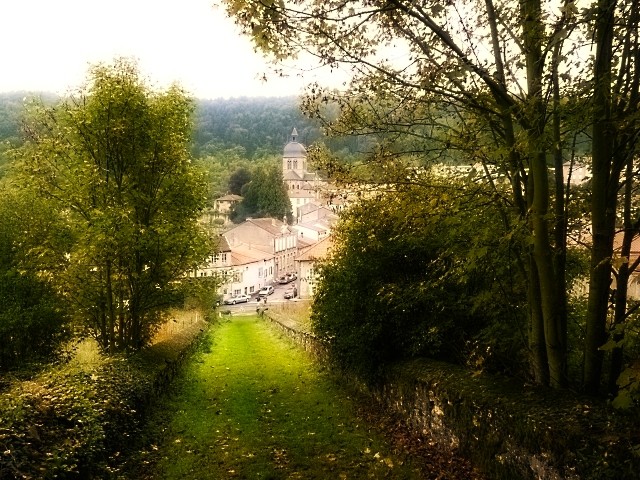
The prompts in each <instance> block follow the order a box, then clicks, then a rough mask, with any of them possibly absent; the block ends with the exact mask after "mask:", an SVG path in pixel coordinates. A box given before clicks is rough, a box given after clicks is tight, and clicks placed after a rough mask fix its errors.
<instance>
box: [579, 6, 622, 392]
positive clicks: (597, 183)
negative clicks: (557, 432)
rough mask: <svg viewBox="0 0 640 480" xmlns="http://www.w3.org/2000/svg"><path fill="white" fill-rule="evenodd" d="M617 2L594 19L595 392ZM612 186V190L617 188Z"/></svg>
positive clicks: (606, 246)
mask: <svg viewBox="0 0 640 480" xmlns="http://www.w3.org/2000/svg"><path fill="white" fill-rule="evenodd" d="M615 4H616V2H615V0H599V2H598V14H597V18H596V28H595V38H596V59H595V68H594V95H593V140H592V141H593V145H592V174H593V177H592V180H591V182H592V187H591V215H592V236H593V240H592V241H593V245H592V250H591V268H590V278H589V301H588V305H587V318H586V336H585V350H584V375H583V386H584V389H585V391H586V392H587V393H589V394H596V393H597V392H598V390H599V387H600V379H601V375H602V360H603V352H602V351H601V350H600V347H602V345H603V344H604V343H605V341H606V319H607V309H608V301H609V289H610V283H611V255H612V252H613V235H614V228H615V209H616V192H615V189H616V188H617V184H618V179H617V178H611V162H612V155H613V126H612V125H611V62H612V43H613V22H614V9H615ZM611 190H614V191H613V192H612V191H611Z"/></svg>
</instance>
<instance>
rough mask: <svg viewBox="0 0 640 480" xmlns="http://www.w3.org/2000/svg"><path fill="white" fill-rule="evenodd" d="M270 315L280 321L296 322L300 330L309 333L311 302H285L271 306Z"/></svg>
mask: <svg viewBox="0 0 640 480" xmlns="http://www.w3.org/2000/svg"><path fill="white" fill-rule="evenodd" d="M269 313H270V314H271V315H273V316H275V317H276V318H277V319H279V320H284V321H285V322H286V321H292V322H295V323H296V325H297V326H298V329H299V330H304V331H309V329H310V328H311V323H310V320H309V317H310V316H311V300H295V301H289V302H287V301H285V302H283V303H278V304H272V305H269Z"/></svg>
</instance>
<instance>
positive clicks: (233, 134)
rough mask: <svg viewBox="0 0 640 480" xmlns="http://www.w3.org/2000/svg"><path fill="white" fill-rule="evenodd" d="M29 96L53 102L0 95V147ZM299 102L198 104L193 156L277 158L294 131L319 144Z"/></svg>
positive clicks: (15, 133) (16, 139) (16, 134)
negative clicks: (227, 152) (235, 151)
mask: <svg viewBox="0 0 640 480" xmlns="http://www.w3.org/2000/svg"><path fill="white" fill-rule="evenodd" d="M33 96H38V97H41V98H43V99H45V100H46V101H47V102H49V101H55V97H54V96H53V95H51V94H48V93H27V92H13V93H0V142H2V143H5V144H6V142H7V141H10V143H11V144H13V145H15V144H19V143H20V142H21V134H20V122H21V118H22V114H23V110H24V100H25V98H28V97H33ZM297 102H298V99H297V98H296V97H255V98H254V97H240V98H231V99H217V100H196V114H195V131H194V136H193V147H192V154H193V155H194V157H203V156H206V155H209V154H215V153H216V152H219V151H224V150H230V149H238V148H239V149H240V150H241V152H242V156H244V157H245V158H247V159H254V158H256V157H261V156H264V155H274V154H280V153H282V149H283V147H284V145H285V144H286V143H287V142H288V141H289V135H290V134H291V131H292V130H293V128H294V127H295V128H296V129H297V131H298V135H299V140H300V141H301V142H302V143H304V144H306V145H310V144H311V143H313V142H315V141H316V140H318V139H321V138H322V133H321V131H320V129H319V128H318V126H317V125H314V123H313V122H312V121H311V120H309V119H308V118H305V117H304V116H303V115H302V113H301V112H300V109H299V107H298V103H297ZM334 143H336V141H334ZM339 148H342V145H340V147H339Z"/></svg>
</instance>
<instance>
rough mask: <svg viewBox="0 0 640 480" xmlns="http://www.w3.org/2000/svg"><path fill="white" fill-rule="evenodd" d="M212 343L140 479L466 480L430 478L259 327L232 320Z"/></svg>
mask: <svg viewBox="0 0 640 480" xmlns="http://www.w3.org/2000/svg"><path fill="white" fill-rule="evenodd" d="M209 340H210V343H209V347H208V348H205V351H203V352H202V353H200V354H198V356H197V358H196V360H195V361H194V362H193V363H191V364H190V365H189V366H188V367H187V372H186V374H185V376H184V378H183V379H181V380H180V385H179V387H178V391H177V392H176V394H175V395H173V396H172V398H170V399H168V400H167V402H166V403H165V404H164V405H163V408H162V412H161V416H160V417H158V418H157V419H156V429H155V433H151V435H152V437H151V438H153V435H159V434H160V431H161V430H164V432H163V433H162V435H161V438H162V439H161V441H159V443H158V444H155V443H153V441H151V442H150V444H149V446H148V453H145V454H143V455H142V457H143V459H144V458H146V457H145V455H146V456H147V457H148V458H149V460H146V463H147V465H146V467H145V470H144V472H142V473H141V474H140V475H141V476H144V477H146V478H154V479H161V478H167V479H178V478H179V479H226V478H246V479H260V478H269V479H302V478H304V479H325V478H331V479H333V478H335V479H360V478H393V479H422V478H463V477H462V476H457V477H456V476H455V475H453V476H452V475H449V474H447V473H446V472H444V471H442V470H441V471H439V472H435V471H428V470H426V468H425V463H424V462H423V461H422V460H423V459H422V457H418V458H416V457H414V456H411V455H409V454H408V453H407V452H405V451H402V449H398V448H397V445H396V444H393V443H389V442H387V441H386V440H385V439H384V437H383V436H382V435H381V434H380V432H379V431H377V429H375V428H372V427H371V426H370V424H369V423H368V422H367V421H366V420H363V417H362V416H361V415H358V411H357V410H356V409H355V408H354V402H353V401H352V400H351V399H350V398H349V397H348V396H347V395H346V394H345V392H344V391H343V390H341V389H340V388H338V387H336V386H335V384H334V383H333V382H332V381H331V380H330V378H328V376H327V375H326V374H325V373H323V372H322V371H321V370H320V369H319V368H318V367H317V366H316V365H315V364H314V363H313V361H312V359H311V358H310V357H309V356H308V355H307V354H306V353H305V352H303V351H301V350H300V349H298V348H297V347H296V346H295V345H292V344H291V343H290V342H289V341H288V340H287V339H283V338H281V337H279V336H278V334H277V333H276V332H274V331H273V330H272V329H271V328H270V327H269V326H268V325H267V324H265V323H264V322H263V321H262V320H259V319H258V318H256V317H253V316H251V317H234V318H233V319H232V320H229V321H226V322H225V323H223V324H221V325H219V326H217V327H214V330H213V331H212V332H211V334H210V338H209ZM370 420H371V418H370ZM449 462H450V460H449ZM438 470H439V469H438ZM453 470H455V469H452V471H451V472H450V473H453ZM467 472H468V470H467ZM465 476H466V475H465Z"/></svg>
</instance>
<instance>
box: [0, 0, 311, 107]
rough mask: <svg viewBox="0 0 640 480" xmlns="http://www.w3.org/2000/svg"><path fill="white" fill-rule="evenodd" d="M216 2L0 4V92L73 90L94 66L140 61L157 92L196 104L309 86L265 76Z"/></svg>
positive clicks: (19, 0)
mask: <svg viewBox="0 0 640 480" xmlns="http://www.w3.org/2000/svg"><path fill="white" fill-rule="evenodd" d="M213 1H214V0H0V52H1V56H0V65H1V67H0V92H8V91H22V90H27V91H51V92H55V93H64V92H66V91H67V90H69V89H73V88H75V87H78V86H79V85H80V84H81V83H82V82H83V81H84V80H85V79H86V77H87V68H88V66H89V65H90V64H92V63H97V62H107V63H108V62H111V61H112V60H113V59H114V58H115V57H117V56H126V57H132V58H135V59H137V61H138V65H139V68H140V71H141V74H142V75H144V76H146V77H148V78H149V79H150V81H151V83H153V84H154V85H157V86H159V87H164V86H166V85H168V84H170V83H171V82H173V81H177V82H179V83H180V84H181V85H182V86H183V87H184V88H185V89H186V90H188V91H189V92H190V93H191V94H192V95H194V96H196V97H199V98H218V97H231V96H233V97H238V96H283V95H297V94H299V93H301V91H302V86H303V85H304V84H306V83H309V82H310V81H311V79H310V78H309V76H308V75H307V77H306V78H305V79H302V78H300V75H299V72H297V71H295V70H292V72H291V73H292V75H291V78H289V79H287V80H283V79H280V78H277V77H274V76H273V75H271V76H270V77H269V79H268V81H267V82H266V83H265V82H263V81H260V80H259V79H258V78H259V77H260V76H261V75H262V74H263V73H265V72H268V68H267V67H266V64H265V62H264V61H263V60H262V57H261V56H260V55H258V54H256V53H254V52H253V47H252V46H251V43H250V41H249V39H248V38H245V37H243V36H240V34H239V32H238V29H237V27H236V26H235V25H234V24H233V22H232V20H230V19H228V18H226V16H225V14H224V11H222V10H221V9H216V8H214V7H213V6H212V4H213Z"/></svg>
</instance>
